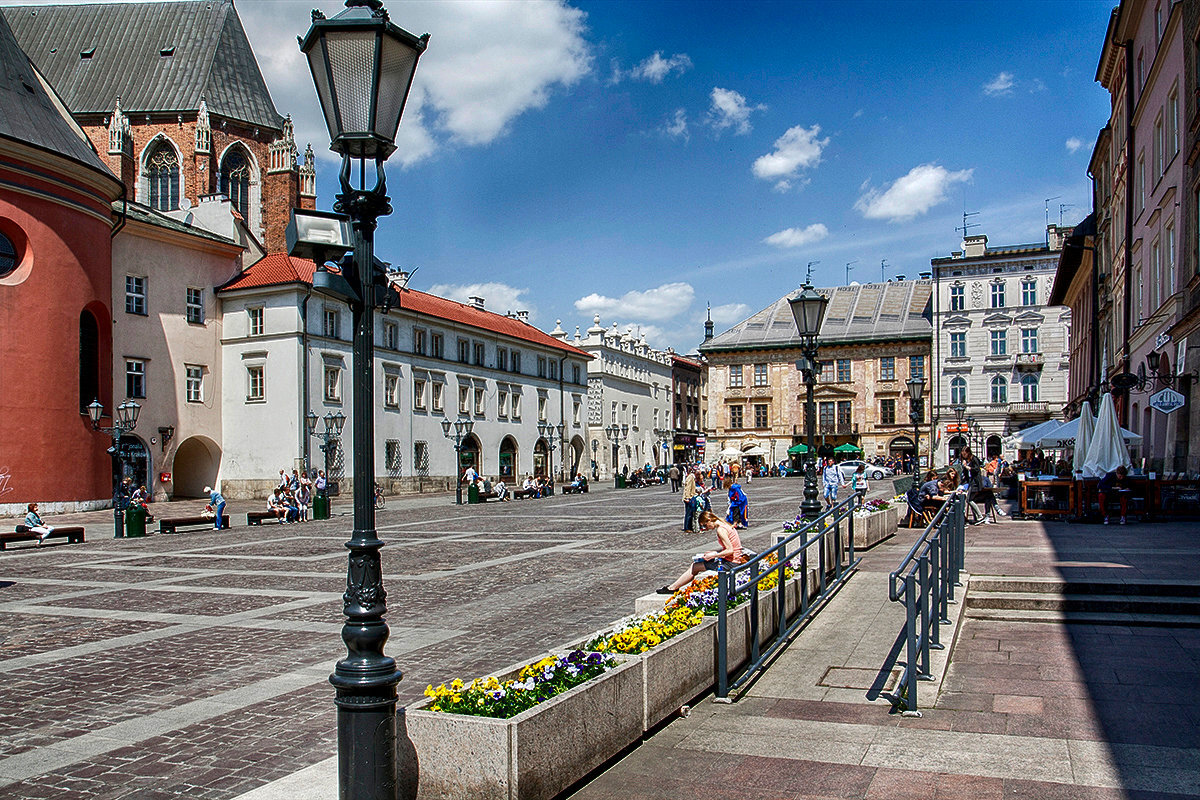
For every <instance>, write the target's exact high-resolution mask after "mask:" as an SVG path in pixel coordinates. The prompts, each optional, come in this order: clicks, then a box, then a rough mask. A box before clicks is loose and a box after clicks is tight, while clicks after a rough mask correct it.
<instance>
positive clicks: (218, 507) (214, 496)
mask: <svg viewBox="0 0 1200 800" xmlns="http://www.w3.org/2000/svg"><path fill="white" fill-rule="evenodd" d="M204 491H205V492H207V493H208V504H209V505H210V506H212V510H213V512H214V513H215V514H216V516H215V517H213V528H214V529H215V530H218V531H219V530H221V522H222V521H223V520H222V517H223V516H224V515H225V495H223V494H221V493H220V492H219V491H217V490H216V489H214V488H212V487H211V486H205V487H204Z"/></svg>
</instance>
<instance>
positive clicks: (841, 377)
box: [837, 358, 850, 383]
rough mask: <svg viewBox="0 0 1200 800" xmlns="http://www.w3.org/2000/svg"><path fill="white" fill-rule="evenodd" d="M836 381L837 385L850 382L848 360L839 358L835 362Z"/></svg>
mask: <svg viewBox="0 0 1200 800" xmlns="http://www.w3.org/2000/svg"><path fill="white" fill-rule="evenodd" d="M837 379H838V383H849V382H850V359H848V358H839V359H838V360H837Z"/></svg>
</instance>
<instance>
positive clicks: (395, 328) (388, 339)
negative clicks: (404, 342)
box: [383, 322, 400, 350]
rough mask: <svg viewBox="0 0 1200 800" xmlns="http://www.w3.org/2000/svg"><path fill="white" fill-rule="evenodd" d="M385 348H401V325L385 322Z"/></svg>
mask: <svg viewBox="0 0 1200 800" xmlns="http://www.w3.org/2000/svg"><path fill="white" fill-rule="evenodd" d="M383 349H384V350H399V349H400V326H399V325H397V324H396V323H394V322H385V323H383Z"/></svg>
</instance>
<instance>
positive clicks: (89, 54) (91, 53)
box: [79, 47, 96, 59]
mask: <svg viewBox="0 0 1200 800" xmlns="http://www.w3.org/2000/svg"><path fill="white" fill-rule="evenodd" d="M94 55H96V48H94V47H89V48H88V49H87V50H80V51H79V57H80V58H82V59H89V58H91V57H92V56H94Z"/></svg>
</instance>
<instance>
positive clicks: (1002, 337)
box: [991, 331, 1008, 356]
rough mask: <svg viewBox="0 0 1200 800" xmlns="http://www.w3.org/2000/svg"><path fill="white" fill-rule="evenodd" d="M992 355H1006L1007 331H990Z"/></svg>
mask: <svg viewBox="0 0 1200 800" xmlns="http://www.w3.org/2000/svg"><path fill="white" fill-rule="evenodd" d="M991 339H992V355H994V356H1005V355H1008V331H992V335H991Z"/></svg>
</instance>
